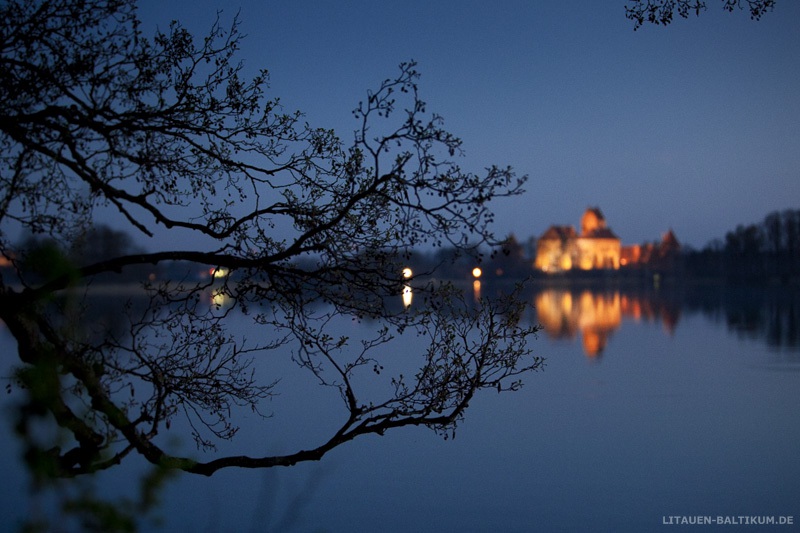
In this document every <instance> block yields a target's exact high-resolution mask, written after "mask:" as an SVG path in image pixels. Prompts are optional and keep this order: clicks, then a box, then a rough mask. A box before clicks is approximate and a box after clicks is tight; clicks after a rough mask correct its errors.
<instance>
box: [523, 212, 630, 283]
mask: <svg viewBox="0 0 800 533" xmlns="http://www.w3.org/2000/svg"><path fill="white" fill-rule="evenodd" d="M621 251H622V244H621V242H620V239H619V237H617V236H616V235H615V234H614V232H613V231H611V229H610V228H608V226H607V225H606V219H605V217H604V216H603V213H602V212H601V211H600V209H599V208H597V207H590V208H589V209H587V210H586V212H585V213H584V214H583V217H582V218H581V233H580V235H578V234H577V233H576V231H575V228H573V227H572V226H550V228H549V229H548V230H547V231H545V232H544V233H543V234H542V236H541V237H539V240H538V242H537V247H536V260H535V262H534V267H535V268H536V269H538V270H541V271H543V272H563V271H567V270H573V269H580V270H602V269H606V270H617V269H619V266H620V256H621Z"/></svg>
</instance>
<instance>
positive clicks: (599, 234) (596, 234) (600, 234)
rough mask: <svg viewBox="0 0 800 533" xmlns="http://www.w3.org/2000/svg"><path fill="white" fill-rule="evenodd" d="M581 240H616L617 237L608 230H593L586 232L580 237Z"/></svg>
mask: <svg viewBox="0 0 800 533" xmlns="http://www.w3.org/2000/svg"><path fill="white" fill-rule="evenodd" d="M581 238H584V239H587V238H588V239H617V240H619V237H617V235H616V234H615V233H614V232H613V231H611V230H610V229H609V228H595V229H593V230H591V231H588V232H587V233H586V234H585V235H581Z"/></svg>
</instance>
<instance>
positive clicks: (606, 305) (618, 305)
mask: <svg viewBox="0 0 800 533" xmlns="http://www.w3.org/2000/svg"><path fill="white" fill-rule="evenodd" d="M534 306H535V308H536V316H537V319H538V321H539V323H540V324H541V325H542V328H543V329H544V331H545V333H546V334H547V335H548V336H549V337H551V338H554V339H565V338H566V339H574V338H575V337H576V336H577V335H578V333H580V336H581V340H582V343H583V351H584V353H586V355H588V356H590V357H596V356H598V355H600V354H601V353H602V352H603V349H604V348H605V347H606V344H607V343H608V339H609V338H610V337H611V335H612V333H613V332H614V331H616V330H617V329H619V327H620V325H621V324H622V315H623V309H626V310H631V309H637V310H641V308H642V306H641V305H638V302H637V303H636V304H633V302H632V301H631V300H630V299H628V298H625V306H623V298H622V297H621V296H620V293H619V292H613V293H594V292H591V291H589V290H583V291H581V292H579V293H575V292H572V291H570V290H567V289H548V290H544V291H542V292H540V293H538V294H536V295H535V296H534Z"/></svg>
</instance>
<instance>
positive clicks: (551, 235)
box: [539, 226, 578, 241]
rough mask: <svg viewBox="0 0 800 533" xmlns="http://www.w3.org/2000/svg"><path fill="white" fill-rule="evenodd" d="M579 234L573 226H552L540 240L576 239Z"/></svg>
mask: <svg viewBox="0 0 800 533" xmlns="http://www.w3.org/2000/svg"><path fill="white" fill-rule="evenodd" d="M577 236H578V234H577V233H576V232H575V228H573V227H572V226H550V227H549V228H548V229H547V231H545V232H544V233H542V236H541V237H539V240H540V241H542V240H545V241H546V240H560V241H564V240H567V239H574V238H575V237H577Z"/></svg>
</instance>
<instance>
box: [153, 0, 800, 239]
mask: <svg viewBox="0 0 800 533" xmlns="http://www.w3.org/2000/svg"><path fill="white" fill-rule="evenodd" d="M707 3H708V6H709V8H708V10H707V11H706V12H705V13H704V14H702V15H701V16H700V17H692V18H690V19H686V20H684V19H680V18H678V19H677V20H675V22H673V24H672V25H670V26H668V27H666V28H665V27H656V26H645V27H642V28H641V29H639V30H638V31H635V32H634V31H633V23H632V22H630V21H628V20H627V19H626V18H625V16H624V5H625V2H624V0H602V1H598V0H565V1H557V2H553V1H531V0H524V1H506V0H504V1H502V2H487V1H485V0H481V1H472V0H458V1H456V0H452V1H451V0H448V1H431V0H404V1H402V2H400V1H391V2H390V1H374V0H363V1H345V0H342V1H338V2H323V1H317V2H304V1H298V0H280V1H275V0H169V1H164V0H159V1H154V0H142V2H141V4H140V5H141V8H140V15H141V16H142V19H143V20H144V21H145V28H144V29H145V31H147V29H148V28H153V27H154V25H155V24H158V25H160V26H162V27H164V28H166V26H167V24H168V22H169V20H171V19H179V20H181V21H182V22H183V24H184V26H186V27H188V28H189V29H190V30H192V31H193V32H195V33H196V34H202V33H203V32H204V31H206V30H207V29H208V28H209V27H210V25H211V23H212V22H213V20H214V18H215V15H216V12H217V10H219V9H221V10H222V18H223V20H230V19H231V18H232V17H233V16H234V15H235V13H236V12H237V11H239V12H240V16H241V21H242V32H243V33H245V34H247V38H246V40H245V42H244V46H243V49H242V53H241V59H243V60H244V61H245V65H246V67H247V68H248V69H252V71H253V72H254V71H255V70H256V69H258V68H262V67H263V68H267V69H268V70H269V71H270V73H271V91H270V95H271V96H279V97H281V100H282V102H283V104H284V106H285V107H286V108H287V110H294V109H300V110H303V111H305V112H306V114H307V119H308V120H309V122H310V123H311V124H312V125H314V126H320V127H326V128H327V127H330V128H334V129H335V130H336V131H337V133H339V135H340V136H341V137H342V138H343V139H344V140H346V141H349V140H350V139H351V138H352V130H353V129H354V128H355V125H356V124H355V121H354V120H353V118H352V114H351V111H352V109H353V108H354V107H355V105H356V104H357V103H358V101H359V100H360V99H362V98H363V96H364V95H365V94H366V91H367V89H370V88H373V87H375V86H376V84H377V83H378V82H379V81H380V80H382V79H384V78H387V77H390V76H392V75H393V74H394V73H395V72H396V71H397V69H396V67H397V65H398V64H399V63H400V62H402V61H406V60H409V59H414V60H416V61H417V62H418V68H419V70H420V72H421V73H422V79H421V95H422V98H423V99H424V100H425V101H427V102H428V104H429V105H428V107H429V110H431V111H435V112H437V113H439V114H441V115H442V116H444V118H445V125H446V126H447V128H448V129H449V130H450V131H451V132H453V133H454V134H456V135H458V136H459V137H461V138H462V139H463V141H464V147H465V151H466V156H465V158H464V159H463V160H462V161H461V164H462V167H464V168H465V169H468V170H474V171H479V170H480V169H482V168H484V167H486V166H489V165H491V164H498V165H511V166H513V167H514V168H515V169H516V171H517V172H518V173H519V174H527V175H529V176H530V180H529V183H528V186H527V190H528V192H527V193H526V194H525V195H524V196H522V197H520V198H516V199H513V200H506V201H502V202H498V203H497V204H496V211H497V213H498V217H497V225H496V233H497V234H500V235H503V234H507V233H510V232H513V233H514V234H515V235H517V237H518V238H519V239H521V240H524V239H527V238H528V237H530V236H538V235H540V234H541V233H542V232H544V231H545V230H546V229H547V227H548V226H549V225H551V224H573V225H575V226H576V227H579V223H580V217H581V215H582V213H583V211H584V210H585V209H586V207H588V206H598V207H600V208H601V210H602V211H603V213H604V214H605V216H606V220H607V222H608V224H609V226H610V227H611V228H612V229H613V230H614V231H615V232H616V233H617V234H618V235H619V236H620V238H621V239H622V241H623V243H635V242H643V241H652V240H656V239H659V238H660V236H661V234H662V233H663V232H664V231H666V230H667V229H669V228H672V229H673V230H674V231H675V233H676V235H677V237H678V239H679V240H681V241H682V242H684V243H688V244H690V245H692V246H694V247H697V248H699V247H702V246H704V245H705V244H706V243H707V242H708V241H710V240H711V239H713V238H717V237H723V236H724V233H725V232H726V231H728V230H730V229H733V228H734V227H735V226H736V225H737V224H740V223H745V224H746V223H752V222H759V221H761V220H762V219H763V217H764V216H765V215H767V214H768V213H770V212H772V211H775V210H782V209H787V208H800V2H797V1H795V0H778V2H777V6H776V8H775V10H774V11H773V12H772V13H768V14H767V15H765V16H764V18H763V19H762V20H761V21H758V22H756V21H751V20H750V18H749V14H748V13H746V12H736V13H733V14H729V13H726V12H724V11H723V10H722V3H721V2H720V1H718V0H708V1H707Z"/></svg>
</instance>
